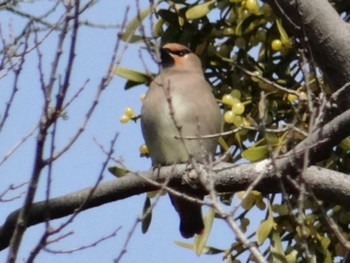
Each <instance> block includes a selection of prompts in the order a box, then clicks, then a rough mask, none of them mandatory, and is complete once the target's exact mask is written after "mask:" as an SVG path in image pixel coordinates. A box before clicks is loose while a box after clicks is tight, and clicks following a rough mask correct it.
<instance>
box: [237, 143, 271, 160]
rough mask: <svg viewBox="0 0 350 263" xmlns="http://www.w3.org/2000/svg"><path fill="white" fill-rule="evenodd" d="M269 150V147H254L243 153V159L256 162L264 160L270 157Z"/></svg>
mask: <svg viewBox="0 0 350 263" xmlns="http://www.w3.org/2000/svg"><path fill="white" fill-rule="evenodd" d="M268 153H269V149H268V147H267V145H262V146H252V147H250V148H248V149H247V150H245V151H243V152H242V153H241V155H242V157H243V158H245V159H247V160H249V161H251V162H256V161H259V160H262V159H264V158H266V157H267V156H268Z"/></svg>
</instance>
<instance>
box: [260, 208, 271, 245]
mask: <svg viewBox="0 0 350 263" xmlns="http://www.w3.org/2000/svg"><path fill="white" fill-rule="evenodd" d="M274 226H275V222H274V220H273V215H272V209H271V207H270V206H269V215H268V217H267V219H266V220H264V221H262V222H261V223H260V225H259V227H258V229H257V231H256V237H257V242H258V244H259V245H261V244H263V243H264V241H265V240H266V238H267V237H268V236H269V235H270V233H271V231H272V229H273V228H274Z"/></svg>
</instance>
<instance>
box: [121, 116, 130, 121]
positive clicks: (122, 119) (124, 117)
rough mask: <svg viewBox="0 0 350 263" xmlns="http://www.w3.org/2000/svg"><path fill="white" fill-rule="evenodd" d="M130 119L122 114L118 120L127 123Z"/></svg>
mask: <svg viewBox="0 0 350 263" xmlns="http://www.w3.org/2000/svg"><path fill="white" fill-rule="evenodd" d="M129 120H130V118H129V117H128V116H126V115H123V116H121V117H120V122H121V123H127V122H128V121H129Z"/></svg>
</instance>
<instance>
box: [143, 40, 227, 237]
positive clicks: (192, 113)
mask: <svg viewBox="0 0 350 263" xmlns="http://www.w3.org/2000/svg"><path fill="white" fill-rule="evenodd" d="M221 128H222V114H221V111H220V108H219V106H218V104H217V102H216V99H215V97H214V95H213V93H212V88H211V85H210V84H209V83H208V82H207V81H206V79H205V77H204V72H203V68H202V63H201V60H200V58H199V57H198V56H197V55H196V54H195V53H193V52H192V51H191V50H190V49H189V48H187V47H186V46H184V45H181V44H178V43H168V44H165V45H164V46H162V47H161V48H160V73H159V74H158V76H156V78H155V79H154V80H153V81H152V82H151V84H150V87H149V89H148V91H147V92H146V95H145V97H144V99H143V106H142V109H141V129H142V134H143V137H144V140H145V144H146V145H147V148H148V152H149V155H150V157H151V160H152V165H153V167H157V166H165V165H173V164H180V163H188V162H189V161H190V160H191V158H194V160H196V161H198V162H201V161H203V160H204V159H203V158H205V157H207V156H208V155H211V156H214V155H215V152H216V149H217V144H218V139H217V137H211V138H210V139H207V138H205V139H196V140H186V136H187V137H188V136H205V135H215V134H219V133H220V132H221ZM176 136H177V137H180V138H184V139H182V140H181V139H179V138H176ZM186 194H187V195H189V196H191V197H194V198H198V199H203V198H204V195H203V194H193V193H192V194H191V193H186ZM169 196H170V200H171V202H172V204H173V206H174V207H175V210H176V211H177V213H178V214H179V217H180V233H181V235H182V236H183V237H184V238H190V237H193V236H194V235H195V234H201V233H203V230H204V223H203V218H202V211H201V210H202V209H201V205H200V204H199V203H196V202H191V201H189V200H186V199H184V198H183V197H181V196H176V195H174V194H170V193H169Z"/></svg>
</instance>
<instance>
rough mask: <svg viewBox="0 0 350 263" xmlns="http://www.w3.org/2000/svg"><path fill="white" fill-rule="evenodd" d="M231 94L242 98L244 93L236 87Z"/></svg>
mask: <svg viewBox="0 0 350 263" xmlns="http://www.w3.org/2000/svg"><path fill="white" fill-rule="evenodd" d="M231 96H232V97H233V98H236V99H240V98H241V96H242V94H241V91H240V90H238V89H234V90H232V91H231Z"/></svg>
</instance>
